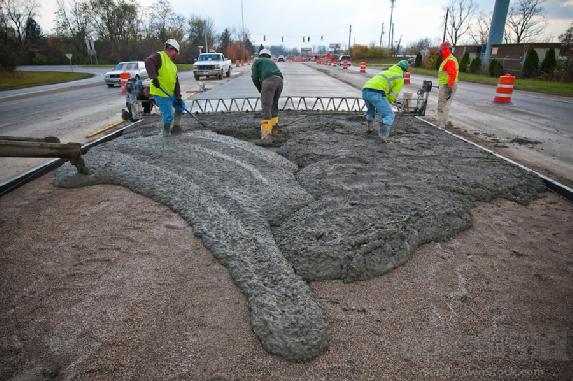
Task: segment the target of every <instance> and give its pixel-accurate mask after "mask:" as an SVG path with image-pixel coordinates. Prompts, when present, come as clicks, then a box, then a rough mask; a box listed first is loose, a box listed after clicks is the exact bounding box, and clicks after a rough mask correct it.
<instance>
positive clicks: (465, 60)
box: [460, 52, 470, 73]
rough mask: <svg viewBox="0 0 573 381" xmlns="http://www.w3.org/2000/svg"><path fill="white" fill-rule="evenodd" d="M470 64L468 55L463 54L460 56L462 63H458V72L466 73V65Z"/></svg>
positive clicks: (466, 53)
mask: <svg viewBox="0 0 573 381" xmlns="http://www.w3.org/2000/svg"><path fill="white" fill-rule="evenodd" d="M469 64H470V54H469V53H468V52H465V53H464V55H463V56H462V62H460V71H461V72H463V73H465V72H466V71H468V65H469Z"/></svg>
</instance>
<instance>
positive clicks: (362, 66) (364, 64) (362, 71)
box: [360, 61, 366, 73]
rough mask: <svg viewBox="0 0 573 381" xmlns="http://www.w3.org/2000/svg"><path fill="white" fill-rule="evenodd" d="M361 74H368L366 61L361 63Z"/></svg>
mask: <svg viewBox="0 0 573 381" xmlns="http://www.w3.org/2000/svg"><path fill="white" fill-rule="evenodd" d="M360 72H361V73H366V62H365V61H360Z"/></svg>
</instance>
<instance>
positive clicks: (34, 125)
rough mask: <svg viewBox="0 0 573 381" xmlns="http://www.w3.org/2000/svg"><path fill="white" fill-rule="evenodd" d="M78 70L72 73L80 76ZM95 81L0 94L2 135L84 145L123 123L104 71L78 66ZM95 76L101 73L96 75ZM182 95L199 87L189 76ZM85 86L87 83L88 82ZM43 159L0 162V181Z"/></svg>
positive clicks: (121, 100)
mask: <svg viewBox="0 0 573 381" xmlns="http://www.w3.org/2000/svg"><path fill="white" fill-rule="evenodd" d="M34 68H35V69H38V70H55V71H66V69H67V70H69V66H49V67H45V66H42V67H30V68H26V67H22V68H20V69H26V70H30V69H34ZM78 69H80V68H78V67H76V68H75V70H76V71H78ZM81 69H82V71H83V70H87V71H90V72H91V73H92V74H94V75H95V76H94V77H92V78H89V79H86V80H80V81H74V82H68V83H64V84H59V85H48V86H36V87H31V88H27V89H21V90H11V91H4V92H0V136H28V137H45V136H57V137H58V138H60V140H61V141H62V142H80V143H85V142H87V141H88V139H87V138H86V135H88V134H89V133H91V132H94V131H97V130H99V129H101V128H104V127H107V126H109V125H112V124H116V123H118V122H121V109H122V107H124V106H125V96H124V95H121V91H120V89H119V88H117V87H116V88H108V87H107V86H106V85H105V84H104V82H103V74H104V73H105V72H106V71H107V69H105V68H89V67H81ZM246 69H247V68H241V70H234V72H233V76H232V77H231V78H230V79H224V80H223V81H217V80H214V79H211V80H207V81H203V82H204V83H205V84H206V87H207V88H209V87H215V86H219V85H221V84H222V83H225V82H228V81H229V80H232V79H233V78H236V77H237V76H238V75H240V72H241V71H244V70H246ZM98 73H99V74H98ZM179 78H180V81H181V87H182V91H183V96H184V97H186V92H187V91H189V90H190V89H193V88H197V86H198V84H197V82H196V81H195V79H194V78H193V73H192V72H183V73H180V75H179ZM86 81H88V82H86ZM46 161H47V160H46V159H28V158H26V159H22V158H0V182H4V181H6V180H8V179H10V178H12V177H14V176H17V175H19V174H21V173H24V172H25V171H28V170H30V169H32V168H34V167H37V166H39V165H41V164H42V163H44V162H46Z"/></svg>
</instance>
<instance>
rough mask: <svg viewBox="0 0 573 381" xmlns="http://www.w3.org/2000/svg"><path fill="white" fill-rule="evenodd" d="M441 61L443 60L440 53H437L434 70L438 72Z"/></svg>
mask: <svg viewBox="0 0 573 381" xmlns="http://www.w3.org/2000/svg"><path fill="white" fill-rule="evenodd" d="M443 60H444V58H443V57H442V52H438V57H437V59H436V66H435V67H434V69H436V70H438V69H439V68H440V65H441V64H442V61H443Z"/></svg>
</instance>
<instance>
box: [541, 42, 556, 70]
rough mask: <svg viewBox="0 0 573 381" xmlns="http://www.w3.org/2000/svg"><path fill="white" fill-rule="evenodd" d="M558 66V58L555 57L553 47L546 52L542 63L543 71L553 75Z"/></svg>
mask: <svg viewBox="0 0 573 381" xmlns="http://www.w3.org/2000/svg"><path fill="white" fill-rule="evenodd" d="M556 67H557V60H556V59H555V49H553V48H551V49H549V50H548V51H547V54H545V58H544V59H543V62H542V63H541V71H542V72H544V73H546V74H549V76H551V74H553V70H555V68H556Z"/></svg>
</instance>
